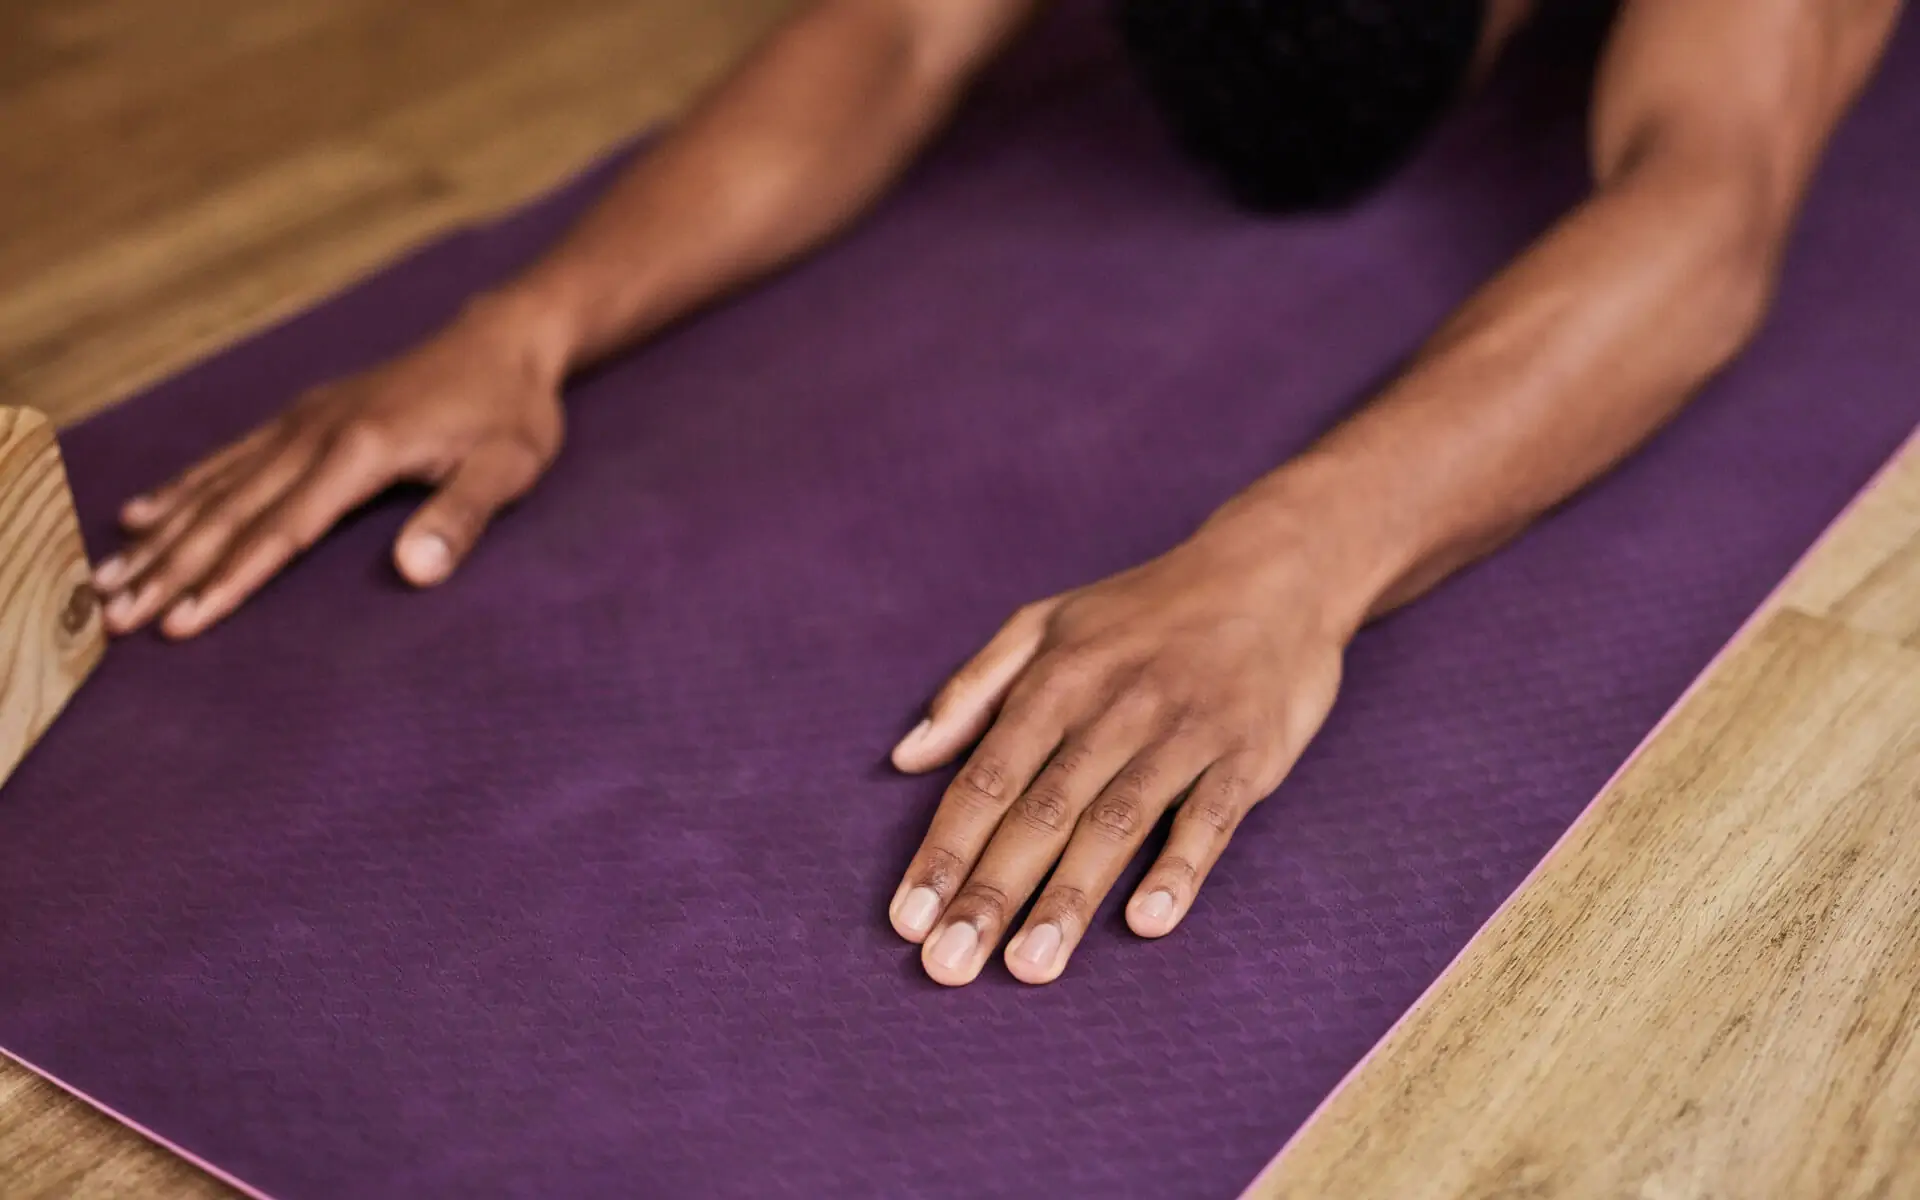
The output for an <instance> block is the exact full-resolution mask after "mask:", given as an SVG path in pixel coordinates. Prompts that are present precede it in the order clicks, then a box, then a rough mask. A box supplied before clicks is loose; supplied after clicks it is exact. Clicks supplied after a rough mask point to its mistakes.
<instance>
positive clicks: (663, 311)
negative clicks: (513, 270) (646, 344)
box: [487, 0, 1038, 364]
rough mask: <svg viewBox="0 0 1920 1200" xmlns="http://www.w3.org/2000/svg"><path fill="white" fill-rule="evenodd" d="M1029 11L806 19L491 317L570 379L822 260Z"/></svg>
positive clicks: (508, 292)
mask: <svg viewBox="0 0 1920 1200" xmlns="http://www.w3.org/2000/svg"><path fill="white" fill-rule="evenodd" d="M1037 3H1038V0H967V3H964V4H955V3H951V2H950V0H824V2H823V3H818V4H815V5H812V6H810V7H808V8H807V9H805V10H804V11H803V12H801V13H800V14H799V15H798V16H797V17H796V18H794V19H793V20H792V21H791V22H790V23H788V24H787V25H786V26H785V27H784V28H782V29H781V30H779V31H778V32H777V33H776V34H775V35H774V36H773V37H772V38H771V39H770V40H769V41H768V42H767V43H766V44H765V46H764V47H762V48H761V49H760V50H759V51H758V52H757V53H756V54H754V55H753V56H752V57H751V58H750V59H749V60H748V61H747V62H746V63H745V64H744V65H743V66H742V67H741V68H740V70H739V71H738V72H737V73H736V74H735V75H734V76H733V77H732V78H731V79H729V80H728V81H727V82H726V83H725V85H724V86H722V87H721V88H719V89H718V90H717V91H715V92H714V93H713V94H712V95H711V96H709V97H708V98H707V99H706V101H705V102H704V103H702V104H700V105H699V106H698V107H697V108H696V109H695V110H694V111H693V112H692V113H691V114H690V116H689V117H688V118H687V120H686V121H685V122H684V123H683V124H682V125H681V126H680V127H679V128H678V129H676V130H675V131H674V132H673V133H672V134H671V135H670V136H669V137H668V138H667V140H666V141H665V142H664V143H663V144H662V145H661V146H660V147H659V148H658V149H657V150H655V151H654V152H653V153H652V154H649V155H647V156H646V157H645V158H644V159H643V160H642V161H640V162H639V163H638V164H637V165H636V166H635V167H634V168H633V169H632V170H630V171H629V172H628V173H627V175H626V176H625V177H624V178H623V179H621V180H620V181H619V182H618V183H617V184H616V185H615V186H614V188H613V189H612V191H611V192H610V193H609V194H608V195H607V196H606V198H605V199H604V200H602V201H601V202H600V204H599V205H598V207H596V208H595V209H594V210H593V212H592V213H590V214H589V215H588V216H587V217H586V219H585V220H584V221H583V222H582V223H581V224H580V225H579V226H578V227H577V228H576V229H574V230H573V232H572V233H571V234H570V235H569V236H568V237H567V238H566V239H565V240H564V241H563V242H562V243H561V244H560V245H559V246H558V247H556V248H555V249H554V251H553V252H552V253H551V254H549V255H548V256H547V257H546V258H545V259H544V260H542V261H541V262H540V263H539V264H537V265H536V266H535V267H534V268H533V269H532V270H531V271H530V272H528V273H527V274H526V275H525V276H524V277H523V278H521V279H519V280H516V281H514V282H513V283H511V284H509V285H508V286H507V287H506V288H505V289H504V290H503V291H502V292H501V293H500V294H498V295H497V296H495V297H491V298H489V300H488V301H487V302H488V303H503V304H505V305H508V306H510V307H512V308H513V310H514V311H515V314H516V317H517V318H518V319H520V320H523V321H527V322H529V324H530V325H531V326H532V327H536V328H538V329H539V330H540V331H541V332H542V334H543V336H544V337H545V338H546V339H547V341H546V342H545V343H544V344H543V347H542V349H543V350H544V351H545V352H547V353H550V354H554V355H556V356H558V357H560V358H563V359H564V360H566V361H567V362H570V363H576V364H577V363H579V362H582V361H585V360H589V359H592V358H595V357H598V356H600V355H602V354H605V353H607V352H608V351H610V350H613V349H615V348H618V347H620V346H622V345H625V344H628V343H630V342H632V341H633V340H635V339H636V338H640V337H644V336H645V335H646V334H647V333H649V332H652V331H653V330H654V329H656V328H658V327H659V326H661V325H663V324H666V323H668V322H670V321H672V320H674V319H676V318H677V317H679V316H682V315H684V314H685V313H687V312H688V311H690V310H692V309H694V308H697V307H699V306H700V305H702V304H704V303H706V302H707V301H709V300H711V299H713V298H714V297H716V296H717V295H719V294H721V293H723V292H725V291H727V290H729V289H732V288H734V287H736V286H738V285H740V284H743V283H747V282H750V281H751V280H753V279H755V278H757V277H759V276H761V275H763V274H764V273H766V272H768V271H770V270H773V269H775V268H777V267H779V266H780V265H782V264H783V263H785V262H787V261H788V260H790V259H792V258H794V257H795V256H796V255H799V254H801V253H803V252H805V251H808V250H811V249H813V248H815V247H817V246H818V245H819V244H820V243H822V242H823V241H825V240H826V239H828V238H830V237H831V236H833V235H834V234H836V233H837V232H839V231H840V230H841V229H842V228H844V227H845V226H846V225H847V224H848V223H849V222H850V221H852V220H853V218H854V217H856V216H857V215H858V214H859V213H860V212H861V211H862V210H863V209H865V208H866V207H867V206H868V205H869V204H870V203H871V202H872V201H874V200H875V199H876V198H877V197H878V196H879V195H880V194H881V193H882V192H883V191H884V190H885V188H886V187H887V185H888V184H889V183H891V182H892V181H893V180H894V178H895V176H896V175H897V174H898V173H899V172H900V171H901V169H902V168H903V167H905V166H906V165H907V163H908V162H909V161H910V160H911V158H912V157H913V155H914V153H915V152H916V151H917V150H918V149H919V148H920V147H921V145H922V144H923V143H924V142H925V141H926V140H927V139H928V137H929V136H930V135H931V134H932V133H933V132H934V131H935V130H936V129H937V128H938V127H939V126H940V124H941V123H942V122H943V121H944V120H945V118H946V117H947V116H948V115H949V113H950V112H951V110H952V108H953V107H954V104H955V102H956V101H957V100H958V98H959V96H960V94H961V92H962V90H963V89H964V87H965V86H966V84H967V83H968V82H969V81H970V80H971V79H972V78H973V76H974V75H975V73H976V72H977V71H978V70H979V68H980V67H982V66H983V65H984V64H985V63H986V62H987V61H989V60H990V59H991V58H992V57H993V55H994V54H995V53H996V52H997V51H998V50H999V49H1000V48H1001V47H1002V45H1003V44H1004V43H1005V42H1006V41H1007V40H1008V39H1009V38H1010V36H1011V35H1012V34H1013V32H1014V31H1015V29H1016V28H1017V27H1018V26H1019V25H1020V24H1021V23H1022V22H1023V21H1024V20H1025V19H1026V18H1027V16H1028V15H1029V13H1030V12H1031V11H1032V10H1033V9H1034V8H1035V7H1037Z"/></svg>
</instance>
